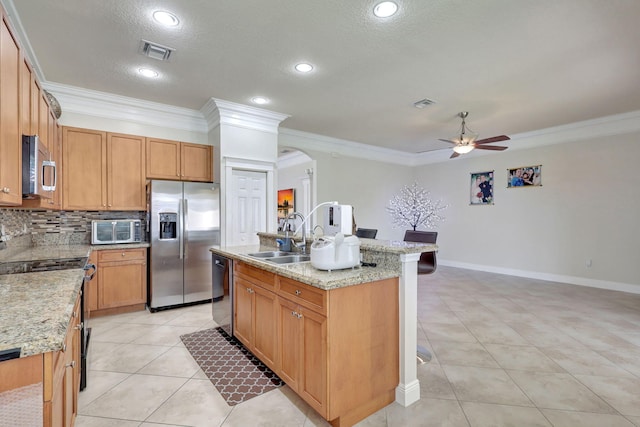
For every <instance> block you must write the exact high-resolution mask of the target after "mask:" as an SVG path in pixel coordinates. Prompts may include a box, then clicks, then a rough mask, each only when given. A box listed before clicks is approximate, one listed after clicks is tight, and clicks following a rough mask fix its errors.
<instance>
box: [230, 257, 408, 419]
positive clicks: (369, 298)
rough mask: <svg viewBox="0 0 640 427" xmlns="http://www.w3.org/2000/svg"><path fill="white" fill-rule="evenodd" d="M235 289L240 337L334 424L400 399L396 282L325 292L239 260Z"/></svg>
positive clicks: (374, 283) (238, 334)
mask: <svg viewBox="0 0 640 427" xmlns="http://www.w3.org/2000/svg"><path fill="white" fill-rule="evenodd" d="M261 275H262V276H261ZM265 275H266V276H265ZM269 275H270V276H269ZM265 277H266V278H267V279H266V280H265ZM269 277H271V278H269ZM234 292H235V294H234V316H235V317H234V320H235V323H234V334H235V336H236V337H237V338H238V339H239V340H240V341H241V342H242V343H243V344H245V346H247V348H248V349H249V350H250V351H251V352H252V353H253V354H254V355H256V356H257V357H258V358H259V359H260V360H262V361H263V362H265V364H266V365H267V366H269V367H271V368H272V369H273V370H274V372H275V373H276V374H277V375H278V376H280V378H282V380H283V381H285V382H286V383H287V384H288V385H289V387H291V389H292V390H294V391H295V392H296V393H298V395H299V396H300V397H302V399H304V400H305V401H306V402H307V403H308V404H309V405H310V406H311V407H313V408H314V409H315V410H316V411H317V412H318V413H319V414H320V415H321V416H322V417H324V418H325V419H326V420H328V421H330V422H331V424H332V425H334V426H351V425H353V424H355V423H357V422H358V421H360V420H362V419H363V418H365V417H367V416H368V415H370V414H372V413H374V412H376V411H378V410H379V409H381V408H383V407H384V406H386V405H388V404H390V403H392V402H393V401H394V400H395V388H396V387H397V385H398V382H399V308H398V307H399V305H398V279H397V278H392V279H385V280H379V281H375V282H369V283H362V284H359V285H353V286H346V287H342V288H336V289H331V290H326V291H325V290H322V289H319V288H316V287H313V286H310V285H307V284H305V283H301V282H298V281H296V280H293V279H290V278H286V277H282V276H278V275H275V274H273V273H270V272H266V271H264V270H261V269H259V268H257V267H253V266H250V265H247V264H244V263H243V262H235V263H234ZM274 308H275V314H274ZM272 346H273V347H272ZM272 348H273V351H272V350H271V349H272ZM274 365H275V367H274Z"/></svg>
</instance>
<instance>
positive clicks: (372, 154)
mask: <svg viewBox="0 0 640 427" xmlns="http://www.w3.org/2000/svg"><path fill="white" fill-rule="evenodd" d="M280 136H281V137H282V136H285V137H287V136H289V137H291V138H294V139H292V140H289V139H287V140H286V141H282V140H281V143H282V145H284V146H290V147H294V148H298V149H300V150H302V151H303V152H304V151H305V150H308V151H320V152H323V153H330V154H331V155H332V156H334V157H337V156H340V155H342V156H348V157H358V158H362V159H367V160H375V161H380V162H385V163H397V164H401V165H407V166H414V165H415V157H416V155H415V154H412V153H406V152H403V151H398V150H392V149H389V148H384V147H378V146H375V145H367V144H362V143H359V142H353V141H348V140H345V139H339V138H332V137H329V136H324V135H318V134H315V133H310V132H304V131H299V130H294V129H288V128H280Z"/></svg>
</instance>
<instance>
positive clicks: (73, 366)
mask: <svg viewBox="0 0 640 427" xmlns="http://www.w3.org/2000/svg"><path fill="white" fill-rule="evenodd" d="M64 367H65V368H75V367H76V361H75V360H72V361H71V363H67V364H66V365H64Z"/></svg>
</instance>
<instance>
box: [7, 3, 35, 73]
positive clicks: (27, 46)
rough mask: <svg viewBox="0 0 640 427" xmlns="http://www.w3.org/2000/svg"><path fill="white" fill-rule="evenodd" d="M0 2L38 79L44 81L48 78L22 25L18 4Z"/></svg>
mask: <svg viewBox="0 0 640 427" xmlns="http://www.w3.org/2000/svg"><path fill="white" fill-rule="evenodd" d="M0 3H2V6H3V7H4V10H5V12H6V13H7V16H8V17H9V22H10V23H11V26H12V27H13V28H12V29H13V31H14V35H15V36H16V37H17V38H18V40H20V47H21V48H22V52H23V54H24V55H25V56H26V57H27V58H28V59H29V63H30V64H31V69H32V70H33V71H34V72H35V73H36V76H37V77H38V80H39V81H41V82H44V81H45V80H46V79H45V78H44V73H43V72H42V68H41V67H40V63H39V62H38V58H37V57H36V54H35V52H34V50H33V46H31V42H30V41H29V37H28V36H27V32H26V31H25V30H24V27H23V26H22V21H21V20H20V15H18V11H17V10H16V6H15V4H14V2H13V0H0Z"/></svg>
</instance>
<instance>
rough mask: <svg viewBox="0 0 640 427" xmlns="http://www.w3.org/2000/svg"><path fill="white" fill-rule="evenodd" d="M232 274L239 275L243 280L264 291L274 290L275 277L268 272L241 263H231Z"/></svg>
mask: <svg viewBox="0 0 640 427" xmlns="http://www.w3.org/2000/svg"><path fill="white" fill-rule="evenodd" d="M233 272H234V274H240V275H242V276H244V277H245V279H248V280H251V281H252V282H254V283H256V284H257V285H260V286H262V287H263V288H266V289H272V290H273V289H275V285H276V275H275V273H271V272H269V271H264V270H262V269H261V268H257V267H254V266H252V265H248V264H245V263H243V262H235V263H233Z"/></svg>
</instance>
